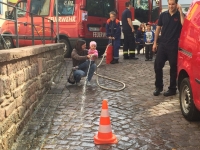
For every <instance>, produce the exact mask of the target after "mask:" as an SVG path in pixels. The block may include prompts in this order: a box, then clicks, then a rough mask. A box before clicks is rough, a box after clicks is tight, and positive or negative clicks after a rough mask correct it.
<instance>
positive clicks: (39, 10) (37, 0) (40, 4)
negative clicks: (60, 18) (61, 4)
mask: <svg viewBox="0 0 200 150" xmlns="http://www.w3.org/2000/svg"><path fill="white" fill-rule="evenodd" d="M49 10H50V0H32V1H31V12H32V13H33V14H36V15H39V16H47V15H49Z"/></svg>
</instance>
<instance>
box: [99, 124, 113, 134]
mask: <svg viewBox="0 0 200 150" xmlns="http://www.w3.org/2000/svg"><path fill="white" fill-rule="evenodd" d="M99 132H101V133H110V132H112V129H111V125H100V126H99Z"/></svg>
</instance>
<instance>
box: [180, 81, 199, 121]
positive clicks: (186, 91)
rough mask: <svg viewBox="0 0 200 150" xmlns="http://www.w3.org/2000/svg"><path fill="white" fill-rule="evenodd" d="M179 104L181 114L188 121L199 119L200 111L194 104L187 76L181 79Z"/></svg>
mask: <svg viewBox="0 0 200 150" xmlns="http://www.w3.org/2000/svg"><path fill="white" fill-rule="evenodd" d="M179 99H180V106H181V111H182V114H183V116H184V117H185V118H186V119H187V120H189V121H196V120H199V119H200V117H199V116H200V112H199V111H198V110H197V108H196V107H195V105H194V101H193V95H192V90H191V86H190V81H189V79H188V78H185V79H183V80H182V82H181V85H180V94H179Z"/></svg>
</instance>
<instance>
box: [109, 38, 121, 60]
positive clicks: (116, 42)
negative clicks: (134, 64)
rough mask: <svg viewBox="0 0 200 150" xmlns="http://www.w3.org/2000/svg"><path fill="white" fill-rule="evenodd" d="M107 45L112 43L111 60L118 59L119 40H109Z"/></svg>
mask: <svg viewBox="0 0 200 150" xmlns="http://www.w3.org/2000/svg"><path fill="white" fill-rule="evenodd" d="M108 43H112V45H113V58H114V59H119V48H120V38H119V39H115V40H109V42H108Z"/></svg>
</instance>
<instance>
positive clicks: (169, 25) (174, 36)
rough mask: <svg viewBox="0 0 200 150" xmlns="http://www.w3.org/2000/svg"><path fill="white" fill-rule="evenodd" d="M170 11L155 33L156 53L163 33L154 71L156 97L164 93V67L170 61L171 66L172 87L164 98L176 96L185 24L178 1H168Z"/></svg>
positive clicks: (161, 18)
mask: <svg viewBox="0 0 200 150" xmlns="http://www.w3.org/2000/svg"><path fill="white" fill-rule="evenodd" d="M168 8H169V10H168V11H165V12H163V13H161V15H160V17H159V21H158V26H157V28H156V32H155V41H154V45H153V51H154V52H156V49H157V40H158V36H159V33H160V31H161V38H160V40H159V45H158V51H157V54H156V60H155V65H154V70H155V74H156V76H155V77H156V81H155V86H156V90H155V91H154V93H153V94H154V96H158V95H159V94H160V92H162V91H163V86H164V85H163V67H164V65H165V62H166V61H167V60H168V61H169V65H170V85H169V88H168V91H166V92H164V96H171V95H175V94H176V90H177V88H176V77H177V55H178V39H179V36H180V33H181V28H182V25H183V22H184V15H183V12H182V8H181V6H180V5H179V4H178V0H168Z"/></svg>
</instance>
